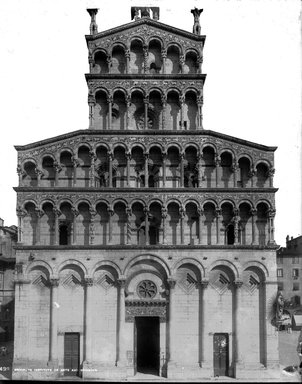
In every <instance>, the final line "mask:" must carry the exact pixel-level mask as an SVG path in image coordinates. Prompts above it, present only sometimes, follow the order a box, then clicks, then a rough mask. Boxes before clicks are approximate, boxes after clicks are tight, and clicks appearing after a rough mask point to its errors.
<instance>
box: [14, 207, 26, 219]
mask: <svg viewBox="0 0 302 384" xmlns="http://www.w3.org/2000/svg"><path fill="white" fill-rule="evenodd" d="M16 213H17V216H18V217H25V216H26V215H27V211H26V210H25V209H23V208H21V207H18V208H17V209H16Z"/></svg>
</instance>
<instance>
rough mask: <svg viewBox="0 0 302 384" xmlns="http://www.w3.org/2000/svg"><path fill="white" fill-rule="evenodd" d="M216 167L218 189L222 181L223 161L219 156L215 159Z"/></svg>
mask: <svg viewBox="0 0 302 384" xmlns="http://www.w3.org/2000/svg"><path fill="white" fill-rule="evenodd" d="M215 167H216V188H218V187H219V184H220V179H221V160H220V159H219V157H218V156H216V159H215Z"/></svg>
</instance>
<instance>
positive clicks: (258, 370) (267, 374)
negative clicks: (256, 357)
mask: <svg viewBox="0 0 302 384" xmlns="http://www.w3.org/2000/svg"><path fill="white" fill-rule="evenodd" d="M235 377H236V379H253V378H255V377H257V379H266V380H268V379H272V380H273V381H274V380H276V379H279V378H280V367H279V365H278V364H276V365H274V366H272V367H265V366H264V365H262V364H260V363H243V362H237V363H236V366H235Z"/></svg>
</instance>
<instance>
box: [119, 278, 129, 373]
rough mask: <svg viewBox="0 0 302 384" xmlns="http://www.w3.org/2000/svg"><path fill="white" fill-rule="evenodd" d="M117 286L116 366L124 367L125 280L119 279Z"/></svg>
mask: <svg viewBox="0 0 302 384" xmlns="http://www.w3.org/2000/svg"><path fill="white" fill-rule="evenodd" d="M117 282H118V285H119V290H118V294H119V300H118V304H119V306H118V308H119V316H118V319H119V327H118V331H119V332H118V359H117V365H118V366H124V365H126V362H127V357H126V349H127V347H126V330H125V320H126V307H125V285H126V279H125V278H120V279H118V281H117Z"/></svg>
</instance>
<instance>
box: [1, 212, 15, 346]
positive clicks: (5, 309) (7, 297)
mask: <svg viewBox="0 0 302 384" xmlns="http://www.w3.org/2000/svg"><path fill="white" fill-rule="evenodd" d="M16 244H17V227H16V226H15V225H11V226H9V227H8V226H5V225H4V220H3V219H0V344H1V342H3V341H4V342H6V341H11V340H13V336H14V307H15V303H14V296H15V287H14V270H15V263H16V258H15V250H14V246H15V245H16Z"/></svg>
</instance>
